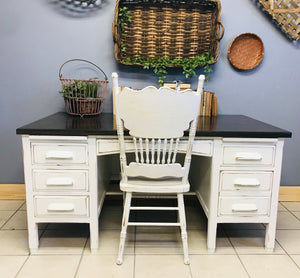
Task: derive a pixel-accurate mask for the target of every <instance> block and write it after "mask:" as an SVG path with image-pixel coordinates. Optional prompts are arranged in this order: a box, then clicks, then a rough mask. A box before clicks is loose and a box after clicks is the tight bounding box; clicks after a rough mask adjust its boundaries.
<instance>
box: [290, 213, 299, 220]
mask: <svg viewBox="0 0 300 278" xmlns="http://www.w3.org/2000/svg"><path fill="white" fill-rule="evenodd" d="M295 212H298V211H291V213H292V214H293V215H294V216H295V217H296V218H297V219H298V220H299V221H300V217H298V216H297V215H295Z"/></svg>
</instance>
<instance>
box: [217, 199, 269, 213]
mask: <svg viewBox="0 0 300 278" xmlns="http://www.w3.org/2000/svg"><path fill="white" fill-rule="evenodd" d="M269 211H270V198H269V197H247V198H246V197H243V198H241V197H220V198H219V209H218V215H219V216H225V215H227V216H228V215H229V216H230V215H231V216H233V215H238V216H256V215H260V216H262V215H265V216H266V215H269Z"/></svg>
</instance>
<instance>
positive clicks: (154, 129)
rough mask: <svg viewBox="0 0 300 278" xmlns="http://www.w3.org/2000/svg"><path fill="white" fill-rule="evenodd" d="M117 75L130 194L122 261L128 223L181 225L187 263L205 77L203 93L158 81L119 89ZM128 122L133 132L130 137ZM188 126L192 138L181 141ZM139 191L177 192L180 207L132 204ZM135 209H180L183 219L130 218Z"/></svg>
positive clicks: (200, 84)
mask: <svg viewBox="0 0 300 278" xmlns="http://www.w3.org/2000/svg"><path fill="white" fill-rule="evenodd" d="M112 78H113V93H114V100H115V112H116V123H117V132H118V138H119V144H120V162H121V174H122V177H121V181H120V189H121V190H122V191H123V192H124V193H125V203H124V212H123V220H122V231H121V236H120V247H119V255H118V259H117V264H122V262H123V252H124V245H125V239H126V232H127V226H180V228H181V237H182V243H183V250H184V263H185V264H189V256H188V244H187V232H186V220H185V208H184V201H183V193H184V192H187V191H189V189H190V184H189V182H188V173H189V168H190V160H191V151H192V144H193V140H194V137H195V132H196V126H197V120H198V114H199V106H200V99H201V93H202V87H203V81H204V76H203V75H200V76H199V82H198V90H197V92H194V91H192V90H190V89H189V90H184V91H182V92H181V91H175V90H172V89H170V88H166V87H162V88H160V89H156V88H155V87H152V86H149V87H146V88H144V89H142V90H139V91H135V90H132V89H129V88H127V87H125V88H124V89H123V90H122V91H121V92H119V89H118V75H117V73H113V74H112ZM123 125H124V127H125V128H126V129H128V130H129V135H130V136H128V137H126V136H125V137H124V127H123ZM188 129H189V133H188V134H189V136H188V139H185V143H181V141H180V140H181V139H182V137H183V135H184V131H185V130H188ZM128 152H131V153H135V161H134V162H130V163H127V160H128V158H127V156H126V153H128ZM178 152H183V153H184V154H185V158H184V163H183V165H181V164H180V163H178V162H177V153H178ZM133 193H143V194H154V193H158V194H162V195H163V194H177V201H178V206H177V207H145V206H144V207H143V206H141V207H137V206H131V199H132V194H133ZM130 210H173V211H174V210H177V211H178V216H179V217H178V218H179V222H176V223H161V222H158V223H153V222H151V223H149V222H129V214H130Z"/></svg>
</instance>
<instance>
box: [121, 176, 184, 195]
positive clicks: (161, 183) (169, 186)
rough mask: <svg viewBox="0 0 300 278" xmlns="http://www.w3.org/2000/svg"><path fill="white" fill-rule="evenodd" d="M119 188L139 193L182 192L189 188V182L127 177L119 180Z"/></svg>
mask: <svg viewBox="0 0 300 278" xmlns="http://www.w3.org/2000/svg"><path fill="white" fill-rule="evenodd" d="M120 189H121V190H122V191H125V192H140V193H184V192H188V191H189V190H190V184H189V182H187V183H184V184H183V183H182V179H158V180H157V179H155V180H151V179H142V178H141V179H139V178H128V181H127V182H124V181H123V180H121V181H120Z"/></svg>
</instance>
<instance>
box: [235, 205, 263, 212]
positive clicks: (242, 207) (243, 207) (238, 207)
mask: <svg viewBox="0 0 300 278" xmlns="http://www.w3.org/2000/svg"><path fill="white" fill-rule="evenodd" d="M231 209H232V211H234V212H251V211H252V212H254V211H257V210H258V209H257V207H256V205H255V204H233V205H232V207H231Z"/></svg>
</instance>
